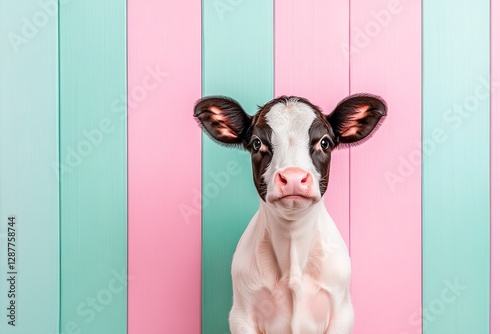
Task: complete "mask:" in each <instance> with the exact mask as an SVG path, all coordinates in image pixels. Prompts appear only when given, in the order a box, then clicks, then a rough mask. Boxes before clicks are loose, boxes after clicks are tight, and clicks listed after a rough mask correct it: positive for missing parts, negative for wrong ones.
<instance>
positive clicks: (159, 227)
mask: <svg viewBox="0 0 500 334" xmlns="http://www.w3.org/2000/svg"><path fill="white" fill-rule="evenodd" d="M200 31H201V4H200V2H199V1H196V0H189V1H182V2H176V3H175V5H174V4H173V3H172V2H165V1H161V0H156V1H149V2H148V3H147V5H146V4H144V2H142V1H139V0H131V1H129V2H128V86H129V87H128V92H129V105H128V106H129V109H128V110H129V111H128V124H129V126H128V131H129V132H128V152H129V157H128V164H129V169H128V170H129V175H128V184H129V190H128V191H129V198H128V200H129V202H128V203H129V275H130V276H131V280H130V285H129V300H128V302H129V305H128V330H129V333H131V334H142V333H151V334H153V333H158V334H159V333H199V332H200V331H201V322H200V321H201V313H200V309H201V297H200V294H201V289H200V287H201V211H200V209H201V208H200V206H199V198H198V199H197V197H196V194H197V191H199V189H200V188H201V136H200V130H199V128H198V127H197V126H196V124H195V122H194V121H193V117H192V108H193V105H194V102H195V101H196V99H198V98H199V97H200V96H201V33H200ZM181 209H182V210H183V211H181ZM181 212H183V213H181Z"/></svg>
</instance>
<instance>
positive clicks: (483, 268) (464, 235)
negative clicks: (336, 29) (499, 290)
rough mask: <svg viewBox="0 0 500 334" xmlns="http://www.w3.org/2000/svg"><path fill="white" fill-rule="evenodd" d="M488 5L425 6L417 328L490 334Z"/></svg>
mask: <svg viewBox="0 0 500 334" xmlns="http://www.w3.org/2000/svg"><path fill="white" fill-rule="evenodd" d="M489 17H490V12H489V1H488V0H479V1H466V0H462V1H452V0H448V1H431V0H424V2H423V145H422V150H423V153H424V154H423V328H424V333H425V334H433V333H436V334H438V333H439V334H470V333H475V334H486V333H489V299H490V289H489V270H490V269H489V268H490V266H489V265H490V263H489V261H490V230H489V225H490V197H489V192H490V185H489V184H490V179H489V168H490V167H489V162H490V161H489V149H490V147H489V129H490V123H489V61H490V59H489V36H490V32H489V30H490V26H489V22H490V20H489Z"/></svg>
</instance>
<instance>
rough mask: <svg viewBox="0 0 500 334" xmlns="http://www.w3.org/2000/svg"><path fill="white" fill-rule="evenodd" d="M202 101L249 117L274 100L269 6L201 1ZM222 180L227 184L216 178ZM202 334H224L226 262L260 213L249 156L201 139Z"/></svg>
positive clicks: (227, 295) (227, 307) (228, 288)
mask: <svg viewBox="0 0 500 334" xmlns="http://www.w3.org/2000/svg"><path fill="white" fill-rule="evenodd" d="M203 38H204V40H203V41H204V45H203V95H205V96H206V95H228V96H231V97H233V98H235V99H236V100H238V101H239V102H240V103H241V105H242V106H243V108H245V110H246V111H247V112H248V113H251V114H253V113H254V112H255V111H256V110H257V104H261V105H262V104H264V103H266V102H267V101H268V100H270V99H272V97H273V2H272V1H265V0H259V1H240V2H236V1H233V2H227V4H226V2H224V3H223V2H220V1H215V2H214V1H203ZM220 172H226V173H227V175H230V178H229V182H228V183H227V184H225V183H221V182H219V183H217V181H215V180H214V175H216V174H217V173H220ZM202 178H203V194H204V195H205V198H204V207H203V256H202V258H203V287H202V290H203V292H202V293H203V300H202V328H203V333H207V334H211V333H221V334H222V333H229V325H228V316H229V311H230V309H231V305H232V286H231V273H230V272H231V260H232V256H233V252H234V250H235V248H236V243H237V242H238V240H239V238H240V236H241V234H242V233H243V230H244V229H245V227H246V226H247V224H248V222H249V221H250V219H251V217H252V216H253V214H254V213H255V212H256V211H257V208H258V195H257V192H256V191H255V189H254V185H253V181H252V172H251V164H250V157H249V155H248V153H246V152H243V151H238V150H235V149H233V150H231V149H228V148H225V147H221V146H219V145H217V144H215V143H213V142H212V141H211V140H210V139H209V138H207V137H206V136H204V137H203V171H202Z"/></svg>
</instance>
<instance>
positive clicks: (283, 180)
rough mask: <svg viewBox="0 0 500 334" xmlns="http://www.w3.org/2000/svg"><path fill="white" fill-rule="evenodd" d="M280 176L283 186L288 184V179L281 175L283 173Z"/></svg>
mask: <svg viewBox="0 0 500 334" xmlns="http://www.w3.org/2000/svg"><path fill="white" fill-rule="evenodd" d="M278 176H279V178H280V181H281V182H282V183H283V184H286V178H285V177H284V176H283V175H281V173H278Z"/></svg>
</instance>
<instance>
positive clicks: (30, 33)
mask: <svg viewBox="0 0 500 334" xmlns="http://www.w3.org/2000/svg"><path fill="white" fill-rule="evenodd" d="M57 15H58V9H57V5H54V4H52V5H50V4H49V5H48V6H41V5H40V3H39V1H35V0H30V1H23V2H22V3H21V2H17V1H6V0H2V1H0V36H1V38H0V273H1V274H0V282H1V283H0V309H1V313H0V319H1V321H0V333H4V334H13V333H17V334H21V333H53V334H55V333H58V332H59V328H58V326H59V298H58V296H59V181H58V178H59V170H58V163H59V154H58V150H59V142H58V118H59V115H58V94H59V91H58V39H57V35H58V22H57ZM11 216H15V224H13V226H8V223H9V220H8V218H9V217H11ZM8 228H14V229H15V232H14V231H12V230H8ZM9 248H10V249H9ZM12 252H14V253H15V255H12V254H11V256H8V253H12ZM9 257H10V258H11V259H10V260H8V258H9ZM13 262H15V263H14V266H13V268H10V265H9V263H13ZM7 272H15V273H16V274H14V275H13V276H15V278H14V280H13V281H12V280H10V279H11V276H12V275H11V274H7ZM7 279H9V281H7ZM11 283H13V284H14V288H12V285H11ZM12 301H13V302H14V304H13V307H14V308H15V319H14V318H11V317H10V316H11V315H14V314H13V313H11V310H7V309H8V308H11V305H12V304H11V302H12ZM7 315H9V317H7ZM11 321H12V323H10V324H9V322H11Z"/></svg>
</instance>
